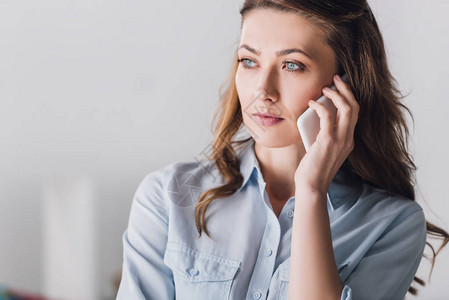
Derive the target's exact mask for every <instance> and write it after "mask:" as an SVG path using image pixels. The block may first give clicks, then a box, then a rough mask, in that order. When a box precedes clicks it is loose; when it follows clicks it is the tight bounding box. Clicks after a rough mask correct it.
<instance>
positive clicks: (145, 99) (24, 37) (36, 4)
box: [0, 0, 449, 300]
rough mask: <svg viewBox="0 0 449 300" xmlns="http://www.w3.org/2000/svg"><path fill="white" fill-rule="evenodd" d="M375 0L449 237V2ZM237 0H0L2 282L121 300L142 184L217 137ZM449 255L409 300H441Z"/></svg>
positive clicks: (431, 211)
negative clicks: (128, 233) (215, 120)
mask: <svg viewBox="0 0 449 300" xmlns="http://www.w3.org/2000/svg"><path fill="white" fill-rule="evenodd" d="M369 2H370V4H371V7H372V9H373V12H374V14H375V16H376V18H377V20H378V22H379V25H380V27H381V30H382V32H383V35H384V39H385V43H386V47H387V52H388V57H389V62H390V66H391V69H392V72H393V74H394V76H395V77H396V78H397V80H398V83H399V87H400V89H401V91H402V92H403V93H404V94H408V96H407V97H406V98H405V99H404V103H405V104H406V105H407V106H408V107H409V108H410V109H411V111H412V113H413V115H414V117H415V127H413V125H410V126H411V128H410V129H411V139H410V150H411V153H412V155H413V157H414V158H415V162H416V164H417V166H418V173H417V178H418V183H419V185H418V187H417V201H418V203H420V204H421V206H422V207H423V208H424V211H425V214H426V218H427V220H428V221H430V222H432V223H434V224H436V225H438V226H442V227H443V228H445V229H446V230H449V226H448V225H449V224H448V223H449V222H448V220H449V204H448V199H447V196H446V194H447V193H446V187H447V179H448V175H447V170H448V167H449V158H448V155H447V153H446V152H447V149H448V133H447V130H448V129H449V125H448V122H447V118H448V115H449V104H448V101H447V99H448V96H447V94H448V93H447V80H448V78H449V71H448V67H449V57H448V55H447V53H448V50H449V42H448V41H449V40H448V39H447V34H446V32H447V30H448V29H449V19H447V17H446V15H447V11H448V9H449V2H447V1H443V0H441V1H439V0H429V1H426V2H423V1H418V0H396V1H388V0H378V1H375V0H372V1H369ZM242 3H243V0H238V1H237V0H214V1H210V0H207V1H206V0H195V1H179V0H178V1H173V0H165V1H137V0H130V1H126V2H125V1H117V0H89V1H87V0H78V1H73V0H41V1H31V0H15V1H12V0H3V1H1V2H0V53H1V55H0V68H1V72H0V103H1V106H0V141H1V142H0V146H1V147H0V245H1V248H0V290H1V289H3V291H5V290H6V289H10V290H13V289H14V290H15V291H17V292H21V293H22V295H25V294H27V295H30V297H31V295H34V296H35V297H36V298H35V299H37V296H41V297H46V298H48V299H68V300H70V299H87V300H90V299H115V293H116V289H117V284H118V282H119V280H120V275H121V273H120V272H121V264H122V240H121V239H122V234H123V232H124V230H125V229H126V226H127V222H128V217H129V211H130V207H131V202H132V199H133V196H134V192H135V190H136V189H137V186H138V184H139V183H140V181H141V180H142V179H143V178H144V176H145V175H146V174H148V173H149V172H151V171H153V170H156V169H159V168H161V167H163V166H165V165H167V164H169V163H171V162H173V161H193V160H195V159H196V158H197V157H198V156H199V155H200V153H201V152H202V151H203V150H204V149H205V148H206V147H207V146H208V144H209V142H210V141H211V139H212V132H211V129H210V124H211V122H212V114H213V111H214V109H215V106H216V103H217V100H218V92H219V87H220V85H221V84H222V82H223V81H224V80H225V79H226V76H227V74H228V72H229V70H230V67H231V63H232V58H233V56H232V55H233V52H234V51H235V49H236V47H237V46H238V44H239V31H240V15H239V12H238V11H239V8H240V6H241V4H242ZM410 124H411V123H410ZM434 245H435V247H438V246H439V243H435V244H434ZM425 253H427V254H430V253H431V251H430V249H429V248H428V247H426V250H425ZM448 253H449V249H445V251H444V252H442V253H441V254H440V255H439V256H438V257H437V261H436V264H435V267H434V270H433V273H432V277H431V282H430V283H429V282H428V283H427V286H426V287H425V288H421V289H420V295H419V296H418V297H411V296H409V299H413V298H415V299H443V295H445V293H446V294H447V291H446V285H447V278H449V254H448ZM430 265H431V264H430V262H429V261H428V260H426V259H423V260H422V262H421V265H420V269H419V270H418V274H417V275H418V276H420V277H421V278H423V279H424V280H426V281H428V274H429V270H430ZM0 298H1V296H0Z"/></svg>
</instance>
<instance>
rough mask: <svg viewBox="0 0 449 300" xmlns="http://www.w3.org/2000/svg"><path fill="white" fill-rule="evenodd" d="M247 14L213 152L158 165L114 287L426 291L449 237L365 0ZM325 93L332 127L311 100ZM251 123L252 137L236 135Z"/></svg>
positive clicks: (251, 8)
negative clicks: (426, 189) (420, 271)
mask: <svg viewBox="0 0 449 300" xmlns="http://www.w3.org/2000/svg"><path fill="white" fill-rule="evenodd" d="M240 13H241V15H242V24H241V37H240V44H239V46H238V48H237V51H236V59H235V61H236V63H235V65H234V68H233V70H232V72H231V76H230V85H229V86H228V88H227V90H226V92H225V93H224V94H223V95H222V98H221V102H220V107H219V108H220V110H219V113H220V114H219V116H220V118H219V120H218V124H216V129H215V138H214V142H213V145H212V149H211V150H212V153H211V154H210V161H208V162H206V163H201V162H179V163H172V164H170V165H168V166H166V167H164V168H162V169H160V170H157V171H155V172H152V173H150V174H149V175H147V176H146V177H145V179H144V180H143V182H142V183H141V185H140V186H139V188H138V190H137V192H136V195H135V199H134V201H133V205H132V209H131V215H130V219H129V226H128V228H127V230H126V231H125V233H124V235H123V243H124V263H123V273H122V281H121V285H120V288H119V292H118V296H117V298H118V299H174V298H176V299H178V300H179V299H346V300H348V299H403V298H404V296H405V294H406V292H407V291H410V292H411V293H412V294H416V289H415V288H413V287H411V286H410V285H411V283H412V281H413V279H414V275H415V273H416V271H417V268H418V266H419V264H420V261H421V258H422V256H423V250H424V246H425V244H426V228H427V231H428V232H429V233H430V234H437V235H439V236H441V237H442V238H443V246H444V245H445V244H446V243H447V242H448V240H449V235H448V234H447V232H445V231H444V230H442V229H440V228H438V227H436V226H434V225H432V224H430V223H426V220H425V216H424V213H423V210H422V208H421V207H420V205H419V204H418V203H416V202H415V201H414V189H413V178H412V176H413V175H414V173H413V172H414V170H415V165H414V163H413V161H412V159H411V157H410V156H409V154H408V152H407V146H406V145H407V143H406V141H407V136H408V131H407V125H406V122H405V119H404V116H403V112H402V110H401V109H406V107H405V106H403V105H402V104H401V103H400V101H399V92H398V90H397V89H396V88H395V86H394V79H393V78H392V76H391V74H390V72H389V70H388V66H387V62H386V57H385V50H384V45H383V41H382V37H381V34H380V32H379V29H378V26H377V24H376V21H375V18H374V16H373V15H372V12H371V10H370V8H369V6H368V4H367V2H366V1H339V2H338V3H335V1H329V0H327V1H326V0H321V1H310V0H309V1H267V0H264V1H258V0H247V1H245V2H244V4H243V7H242V9H241V11H240ZM344 73H345V74H346V75H347V76H348V83H345V82H344V81H343V80H342V79H341V77H340V76H339V75H343V74H344ZM332 84H334V85H335V87H336V91H333V90H330V89H326V87H329V86H331V85H332ZM322 93H323V94H324V95H326V96H327V97H328V98H330V99H331V100H332V102H333V103H334V105H335V106H336V107H337V109H338V111H337V116H336V122H335V124H333V122H332V118H331V115H330V112H329V111H328V109H327V108H325V107H324V106H323V105H321V104H320V103H318V102H315V101H310V100H316V99H317V98H319V97H320V95H321V94H322ZM309 107H310V109H313V110H314V111H316V113H317V114H318V116H319V118H320V127H321V129H320V132H319V134H318V136H317V137H316V141H315V142H314V143H313V144H312V146H311V147H310V148H309V149H308V151H307V153H306V151H305V149H304V145H303V143H302V139H301V136H300V134H299V131H298V129H297V127H296V121H297V119H298V117H299V116H300V115H302V113H303V112H304V111H305V110H306V109H307V108H309ZM217 115H218V114H217ZM242 127H244V128H246V129H248V131H249V132H250V135H251V136H250V137H249V138H247V139H244V140H236V136H237V134H238V133H239V132H240V129H241V128H242ZM235 146H236V147H235ZM236 148H239V149H236ZM235 150H240V151H238V153H236V151H235ZM206 211H207V213H208V219H207V220H208V222H207V226H206ZM203 231H204V232H205V233H206V235H202V232H203ZM196 233H198V235H197V234H196ZM210 233H211V234H210ZM429 246H430V244H429ZM443 246H442V247H443ZM442 247H440V250H441V248H442ZM432 249H433V248H432ZM437 253H438V252H437ZM434 260H435V256H434ZM415 280H416V281H417V282H418V283H420V284H423V281H422V280H420V279H418V278H416V277H415Z"/></svg>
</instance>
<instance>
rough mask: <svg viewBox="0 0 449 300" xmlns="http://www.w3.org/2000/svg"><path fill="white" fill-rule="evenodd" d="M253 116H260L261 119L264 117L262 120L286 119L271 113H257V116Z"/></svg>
mask: <svg viewBox="0 0 449 300" xmlns="http://www.w3.org/2000/svg"><path fill="white" fill-rule="evenodd" d="M253 116H259V117H262V118H274V119H280V120H283V119H284V118H281V117H280V116H278V115H275V114H270V113H264V114H261V113H255V114H253Z"/></svg>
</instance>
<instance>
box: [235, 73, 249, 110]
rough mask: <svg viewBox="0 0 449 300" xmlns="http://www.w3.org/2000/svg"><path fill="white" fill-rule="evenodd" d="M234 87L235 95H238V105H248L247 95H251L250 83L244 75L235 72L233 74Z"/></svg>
mask: <svg viewBox="0 0 449 300" xmlns="http://www.w3.org/2000/svg"><path fill="white" fill-rule="evenodd" d="M234 81H235V88H236V90H237V95H238V97H239V101H240V106H241V107H246V106H247V105H248V102H249V101H250V100H249V97H250V96H251V85H250V84H249V83H248V82H247V81H248V80H247V79H245V76H242V75H241V74H239V72H238V71H237V73H236V74H235V78H234Z"/></svg>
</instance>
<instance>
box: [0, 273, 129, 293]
mask: <svg viewBox="0 0 449 300" xmlns="http://www.w3.org/2000/svg"><path fill="white" fill-rule="evenodd" d="M121 280H122V269H120V270H118V271H117V272H115V273H114V275H113V276H112V284H113V285H114V295H115V296H114V299H115V298H117V293H118V288H119V287H120V281H121ZM0 300H1V299H0Z"/></svg>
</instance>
